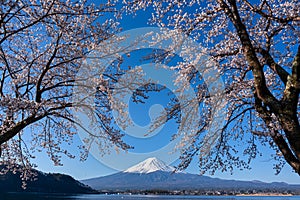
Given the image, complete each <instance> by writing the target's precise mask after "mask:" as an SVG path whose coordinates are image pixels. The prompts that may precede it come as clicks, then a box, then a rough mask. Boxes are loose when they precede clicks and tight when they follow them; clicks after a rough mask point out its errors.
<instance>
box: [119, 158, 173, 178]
mask: <svg viewBox="0 0 300 200" xmlns="http://www.w3.org/2000/svg"><path fill="white" fill-rule="evenodd" d="M173 170H174V168H173V167H170V166H168V165H166V164H165V163H164V162H163V161H161V160H159V159H157V158H148V159H146V160H144V161H142V162H140V163H138V164H137V165H134V166H132V167H130V168H128V169H127V170H125V171H124V172H125V173H143V174H148V173H151V172H155V171H165V172H172V171H173Z"/></svg>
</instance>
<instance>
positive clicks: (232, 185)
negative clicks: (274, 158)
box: [81, 159, 300, 194]
mask: <svg viewBox="0 0 300 200" xmlns="http://www.w3.org/2000/svg"><path fill="white" fill-rule="evenodd" d="M147 160H148V159H147ZM147 160H145V161H147ZM150 160H151V159H150ZM152 160H153V159H152ZM145 161H143V162H141V163H142V164H141V163H138V164H137V165H135V166H133V167H130V168H128V169H127V170H124V171H122V172H118V173H115V174H111V175H108V176H103V177H98V178H92V179H87V180H82V181H81V182H83V183H84V184H87V185H89V186H91V187H92V188H94V189H96V190H98V191H105V190H108V191H137V190H140V191H147V190H167V191H175V190H181V191H182V190H201V191H211V190H215V191H216V190H222V191H232V190H233V191H240V190H242V191H248V190H249V189H251V190H254V191H264V192H285V191H293V192H294V193H297V194H300V185H290V184H287V183H282V182H273V183H265V182H262V181H258V180H253V181H239V180H225V179H220V178H212V177H208V176H204V175H197V174H190V173H172V172H171V171H168V170H159V169H157V168H155V167H154V168H151V166H150V167H149V165H151V163H150V161H149V160H148V161H147V162H145ZM145 163H148V164H149V165H148V166H145V165H144V164H145ZM142 166H143V167H145V169H143V168H139V167H142ZM152 167H153V166H152ZM161 167H162V168H161V169H165V166H164V165H163V166H161ZM149 168H150V169H151V170H154V169H156V170H155V171H152V172H149ZM129 169H130V170H129ZM133 169H138V170H136V171H134V170H133ZM136 172H137V173H136ZM141 172H143V173H141Z"/></svg>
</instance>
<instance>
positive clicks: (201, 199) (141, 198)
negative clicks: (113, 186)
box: [0, 193, 300, 200]
mask: <svg viewBox="0 0 300 200" xmlns="http://www.w3.org/2000/svg"><path fill="white" fill-rule="evenodd" d="M43 199H47V200H52V199H53V200H214V199H216V200H300V196H277V197H250V196H243V197H236V196H175V195H173V196H169V195H73V196H61V195H49V194H18V193H14V194H5V195H3V194H0V200H43Z"/></svg>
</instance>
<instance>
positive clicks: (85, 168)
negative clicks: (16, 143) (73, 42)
mask: <svg viewBox="0 0 300 200" xmlns="http://www.w3.org/2000/svg"><path fill="white" fill-rule="evenodd" d="M150 16H151V14H150V13H149V12H146V13H144V12H139V13H138V15H137V16H136V17H134V18H132V17H131V16H125V17H124V18H123V19H122V21H121V24H120V26H121V27H123V30H130V29H133V28H140V27H144V26H148V25H147V20H148V18H149V17H150ZM140 53H141V52H140ZM140 53H139V52H136V53H133V54H132V55H131V62H132V59H136V60H137V64H143V63H141V61H140V60H139V57H138V55H139V54H140ZM157 77H158V78H159V79H163V74H160V73H158V74H157ZM170 97H172V96H169V93H168V92H163V93H159V94H157V93H155V94H154V93H151V95H150V99H149V100H148V101H147V103H146V104H134V103H130V108H129V111H130V115H131V117H132V119H133V120H134V122H135V123H136V124H137V125H139V126H146V125H147V124H149V123H150V121H151V119H150V117H149V109H150V110H151V107H152V111H153V112H158V111H160V109H161V107H159V106H156V105H157V104H161V105H165V104H166V103H167V102H168V101H169V99H170ZM153 105H155V106H154V107H153ZM155 109H157V110H155ZM176 130H177V125H176V124H175V123H174V121H170V122H168V123H167V124H166V125H165V126H164V128H162V129H161V130H160V131H159V132H158V133H156V134H155V136H153V137H148V138H142V139H138V138H134V137H131V136H128V135H126V136H125V140H126V141H127V142H129V143H131V144H134V146H135V149H134V150H132V151H131V152H132V153H145V155H144V156H145V158H146V157H147V152H153V151H156V150H158V149H160V148H162V147H163V146H164V145H166V144H167V143H169V140H170V137H171V135H172V134H174V133H175V132H176ZM81 143H82V142H81V140H80V138H79V137H78V136H75V138H74V144H73V146H72V147H70V148H72V149H71V151H72V152H74V153H75V154H77V155H78V154H79V151H78V150H77V149H76V147H77V146H78V145H80V144H81ZM261 148H264V149H263V150H262V152H263V154H264V156H263V157H258V158H257V159H256V160H254V161H253V162H252V164H251V167H252V169H251V170H243V171H240V170H235V171H234V173H233V175H231V174H230V173H221V172H217V173H216V174H215V175H214V177H219V178H225V179H239V180H261V181H266V182H273V181H279V182H281V181H284V182H288V183H298V184H300V177H299V176H298V175H297V174H295V173H293V172H292V170H291V168H290V167H289V166H288V165H286V166H285V167H284V168H283V170H282V172H281V173H280V174H279V175H274V174H275V170H273V164H274V162H272V160H270V159H269V158H270V156H269V155H270V154H271V153H272V152H271V151H270V150H269V149H268V148H265V147H261ZM160 156H165V157H169V155H160ZM110 158H111V159H115V158H113V156H111V157H110ZM36 161H37V164H38V169H40V170H42V171H44V172H61V173H65V174H69V175H72V176H73V177H74V178H76V179H79V180H81V179H87V178H92V177H99V176H104V175H108V174H112V173H115V172H117V170H115V169H112V168H110V167H108V166H105V165H104V164H103V163H101V162H100V161H99V160H97V159H96V158H95V157H93V156H92V155H90V156H89V157H88V159H87V160H86V161H85V162H80V161H79V158H78V157H77V158H75V159H68V158H63V163H64V166H60V167H55V166H53V164H52V162H51V161H50V159H49V158H48V157H47V155H46V154H44V153H38V154H37V159H36ZM196 161H197V158H195V161H193V162H192V163H191V165H190V167H189V168H188V169H187V170H186V171H187V172H190V173H199V168H198V167H197V162H196ZM174 164H176V162H175V163H174Z"/></svg>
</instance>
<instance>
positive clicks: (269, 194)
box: [235, 193, 294, 197]
mask: <svg viewBox="0 0 300 200" xmlns="http://www.w3.org/2000/svg"><path fill="white" fill-rule="evenodd" d="M235 196H245V197H249V196H260V197H263V196H265V197H272V196H273V197H275V196H276V197H279V196H280V197H286V196H289V197H290V196H294V195H293V194H282V193H255V194H237V195H235Z"/></svg>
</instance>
